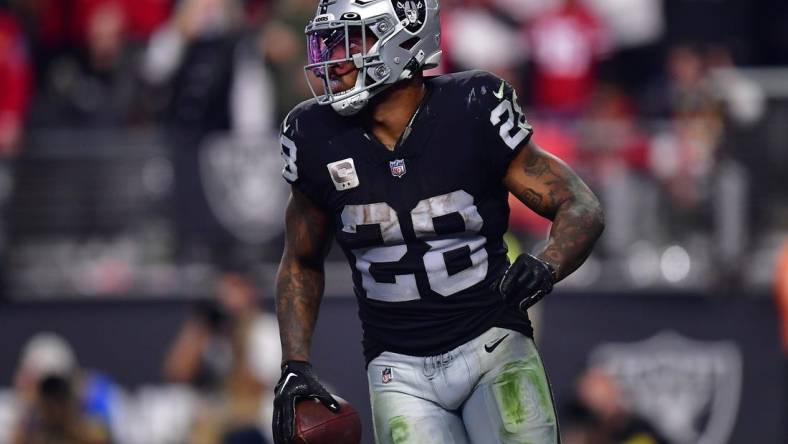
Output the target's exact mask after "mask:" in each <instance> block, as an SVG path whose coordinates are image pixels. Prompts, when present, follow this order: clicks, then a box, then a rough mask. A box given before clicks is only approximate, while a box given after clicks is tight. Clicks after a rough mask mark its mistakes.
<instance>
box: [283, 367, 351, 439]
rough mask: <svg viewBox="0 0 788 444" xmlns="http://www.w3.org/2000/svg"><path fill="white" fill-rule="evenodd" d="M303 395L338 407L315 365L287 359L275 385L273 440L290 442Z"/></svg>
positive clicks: (336, 409)
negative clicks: (315, 370) (296, 408)
mask: <svg viewBox="0 0 788 444" xmlns="http://www.w3.org/2000/svg"><path fill="white" fill-rule="evenodd" d="M304 398H316V399H318V400H319V401H320V402H322V403H323V405H325V406H326V407H327V408H328V409H329V410H331V411H332V412H338V411H339V403H338V402H337V401H336V399H334V398H333V397H332V396H331V394H329V393H328V390H326V389H325V388H324V387H323V385H322V384H320V381H318V380H317V376H315V374H314V373H313V372H312V365H311V364H309V363H308V362H306V361H287V362H285V364H284V365H283V366H282V377H281V378H279V382H278V383H277V384H276V387H275V388H274V421H273V431H274V443H275V444H289V443H290V442H291V441H292V440H293V430H294V428H295V405H296V402H298V401H300V400H302V399H304Z"/></svg>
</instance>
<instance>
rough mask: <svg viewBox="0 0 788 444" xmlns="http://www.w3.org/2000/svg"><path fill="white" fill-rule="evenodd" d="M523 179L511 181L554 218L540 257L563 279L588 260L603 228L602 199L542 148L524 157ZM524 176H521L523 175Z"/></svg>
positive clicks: (521, 195)
mask: <svg viewBox="0 0 788 444" xmlns="http://www.w3.org/2000/svg"><path fill="white" fill-rule="evenodd" d="M521 168H522V172H523V173H524V174H525V177H524V180H520V181H513V183H508V184H507V185H509V188H510V190H511V191H512V192H513V193H514V194H515V195H516V196H517V197H518V198H520V200H522V201H523V202H524V203H525V204H526V205H528V207H529V208H531V209H533V210H534V211H536V212H537V213H539V214H540V215H542V216H544V217H546V218H548V219H550V220H552V221H553V226H552V228H551V229H550V238H549V240H548V242H547V245H546V246H545V248H544V250H542V252H540V253H539V254H538V256H539V257H540V258H541V259H543V260H545V261H547V262H549V263H550V264H551V265H552V266H553V267H554V268H555V271H556V276H555V277H556V280H561V279H563V278H565V277H566V276H568V275H569V274H571V273H572V272H573V271H575V270H576V269H577V268H578V267H580V265H581V264H582V263H583V262H584V261H585V260H586V258H587V257H588V255H589V254H591V249H592V248H593V246H594V243H595V242H596V240H597V238H599V236H600V235H601V234H602V230H603V229H604V215H603V213H602V208H601V206H600V204H599V200H598V199H597V198H596V196H594V193H593V192H592V191H591V190H590V189H589V188H588V186H586V184H585V183H583V181H582V180H581V179H580V177H578V176H577V174H575V173H574V172H573V171H572V170H571V169H570V168H569V167H568V166H567V165H566V164H564V163H563V162H562V161H560V160H559V159H558V158H555V157H553V156H551V155H549V154H547V153H544V152H543V151H541V150H538V149H535V150H534V151H533V152H532V153H529V154H527V155H526V156H525V159H524V161H523V162H522V165H521ZM521 177H522V176H521Z"/></svg>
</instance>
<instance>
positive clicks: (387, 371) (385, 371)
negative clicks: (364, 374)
mask: <svg viewBox="0 0 788 444" xmlns="http://www.w3.org/2000/svg"><path fill="white" fill-rule="evenodd" d="M389 382H391V368H390V367H386V368H384V369H383V383H384V384H388V383H389Z"/></svg>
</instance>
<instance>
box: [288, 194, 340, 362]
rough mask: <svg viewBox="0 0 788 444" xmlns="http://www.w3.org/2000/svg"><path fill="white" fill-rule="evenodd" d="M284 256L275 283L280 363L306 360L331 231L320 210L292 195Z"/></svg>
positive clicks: (319, 297)
mask: <svg viewBox="0 0 788 444" xmlns="http://www.w3.org/2000/svg"><path fill="white" fill-rule="evenodd" d="M285 220H286V236H285V252H284V254H283V256H282V261H281V263H280V264H279V272H278V275H277V280H276V314H277V318H278V320H279V335H280V340H281V342H282V360H283V361H287V360H291V359H296V360H302V361H307V360H309V347H310V344H311V342H312V333H313V332H314V328H315V323H316V321H317V314H318V311H319V309H320V300H321V299H322V296H323V288H324V283H325V276H324V273H323V260H324V258H325V254H326V253H327V250H328V247H329V246H330V243H331V236H330V232H331V229H330V228H331V227H330V225H329V224H328V223H327V218H326V216H325V215H323V214H322V213H321V212H320V210H318V209H316V208H314V207H312V205H311V203H309V202H308V201H307V200H306V198H305V197H303V196H299V195H297V192H296V191H294V192H293V197H292V198H291V200H290V202H289V204H288V206H287V210H286V216H285Z"/></svg>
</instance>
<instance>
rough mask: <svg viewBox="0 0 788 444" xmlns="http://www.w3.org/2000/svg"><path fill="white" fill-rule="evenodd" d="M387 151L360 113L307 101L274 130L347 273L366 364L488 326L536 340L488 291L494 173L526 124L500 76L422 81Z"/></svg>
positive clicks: (495, 231) (503, 219) (498, 215)
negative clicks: (409, 117) (327, 219)
mask: <svg viewBox="0 0 788 444" xmlns="http://www.w3.org/2000/svg"><path fill="white" fill-rule="evenodd" d="M426 87H427V93H426V95H425V97H424V100H423V101H422V104H421V105H420V107H419V110H418V111H417V114H416V115H415V117H414V119H413V121H412V122H411V126H410V127H409V129H406V131H405V134H404V135H403V136H402V137H401V140H400V142H398V144H397V146H396V147H395V149H394V150H393V151H390V150H388V149H387V148H386V147H385V146H384V145H383V144H382V143H380V142H379V141H378V140H377V139H376V138H375V136H373V135H372V133H371V131H369V130H368V129H367V128H366V127H365V125H364V124H363V120H362V118H361V117H358V116H354V117H342V116H339V115H338V114H337V113H335V112H334V111H333V110H332V109H331V107H328V106H319V105H317V104H316V103H315V101H314V100H309V101H306V102H304V103H302V104H300V105H299V106H297V107H296V108H295V109H294V110H293V111H292V112H291V113H290V114H289V115H288V117H287V118H286V119H285V121H284V123H283V125H282V155H283V157H284V159H285V163H286V164H285V168H284V170H283V175H284V177H285V179H286V180H287V181H288V182H290V183H291V184H292V185H293V186H295V187H296V188H298V189H299V190H300V191H301V192H303V193H304V194H305V195H306V196H307V197H308V198H309V199H310V200H312V201H313V202H314V203H315V204H316V205H317V206H319V207H321V208H322V209H323V210H324V211H326V213H327V214H330V215H331V216H332V217H333V219H334V224H335V232H336V239H337V241H338V243H339V245H340V246H341V247H342V249H343V250H344V253H345V255H346V256H347V259H348V262H349V264H350V268H351V270H352V273H353V282H354V289H355V293H356V297H357V298H358V305H359V316H360V317H361V322H362V326H363V330H364V351H365V355H366V359H367V362H369V361H370V360H372V359H373V358H374V357H375V356H377V355H378V354H380V353H381V352H383V351H392V352H395V353H404V354H409V355H416V356H429V355H435V354H438V353H442V352H445V351H448V350H450V349H452V348H454V347H456V346H458V345H460V344H462V343H464V342H466V341H468V340H469V339H471V338H474V337H476V336H478V335H479V334H481V333H482V332H484V331H485V330H487V329H489V328H490V327H493V326H498V327H506V328H511V329H515V330H517V331H520V332H523V333H524V334H527V335H529V336H531V335H532V330H531V325H530V322H529V321H528V318H527V316H524V315H523V314H521V313H520V312H519V311H518V310H517V309H516V308H515V307H513V306H507V305H506V304H504V303H503V302H502V299H501V296H500V295H499V294H498V293H497V292H495V291H493V290H491V286H492V284H493V282H494V281H495V280H496V279H497V278H498V277H499V276H500V275H501V274H503V272H504V271H505V270H506V267H507V266H508V260H507V257H506V246H505V244H504V242H503V234H504V233H505V232H506V230H507V225H508V218H509V206H508V204H507V196H508V193H507V190H506V189H505V187H504V186H503V183H502V179H503V176H504V174H505V172H506V169H507V167H508V165H509V163H510V161H511V159H512V158H513V157H514V155H515V154H516V152H517V151H518V150H519V149H521V148H522V146H524V145H525V144H526V143H527V141H528V139H529V138H530V136H531V133H532V129H531V126H530V125H529V124H528V122H527V121H526V119H525V116H524V115H523V112H522V110H521V108H520V106H519V104H518V102H517V94H516V93H515V92H514V90H513V89H512V88H511V86H509V85H508V84H507V83H506V82H504V81H502V80H501V79H499V78H498V77H495V76H493V75H492V74H489V73H486V72H483V71H470V72H463V73H457V74H450V75H443V76H439V77H430V78H427V79H426Z"/></svg>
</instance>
